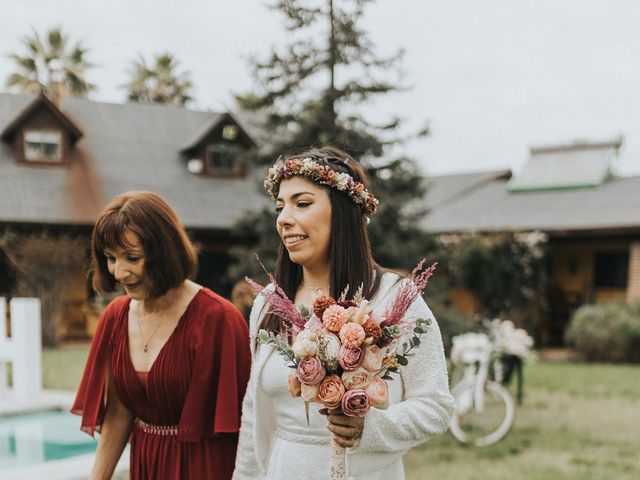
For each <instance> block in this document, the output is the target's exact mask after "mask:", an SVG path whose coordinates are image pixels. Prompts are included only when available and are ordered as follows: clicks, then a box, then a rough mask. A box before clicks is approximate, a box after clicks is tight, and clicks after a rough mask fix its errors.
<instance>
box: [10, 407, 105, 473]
mask: <svg viewBox="0 0 640 480" xmlns="http://www.w3.org/2000/svg"><path fill="white" fill-rule="evenodd" d="M96 446H97V442H96V441H95V440H94V439H93V438H91V437H90V436H89V435H87V434H86V433H84V432H82V431H80V417H77V416H75V415H72V414H71V413H69V412H65V411H59V410H58V411H48V412H38V413H28V414H22V415H15V416H5V417H3V416H0V471H6V470H7V469H11V468H16V467H23V466H27V465H36V464H41V463H44V462H48V461H51V460H60V459H64V458H69V457H74V456H77V455H83V454H87V453H92V452H94V451H95V449H96Z"/></svg>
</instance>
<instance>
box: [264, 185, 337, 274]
mask: <svg viewBox="0 0 640 480" xmlns="http://www.w3.org/2000/svg"><path fill="white" fill-rule="evenodd" d="M276 210H277V211H278V219H277V221H276V228H277V230H278V234H279V235H280V238H281V239H282V242H283V243H284V246H285V248H286V249H287V251H288V252H289V258H291V261H292V262H294V263H297V264H299V265H302V266H304V267H307V268H315V267H318V268H325V267H326V266H327V264H328V263H329V245H330V243H331V200H330V199H329V194H328V192H327V190H325V189H324V188H322V187H320V186H318V185H317V184H315V183H313V182H311V181H309V180H307V179H306V178H304V177H300V176H295V177H292V178H289V179H286V180H282V182H281V183H280V190H279V192H278V198H277V199H276Z"/></svg>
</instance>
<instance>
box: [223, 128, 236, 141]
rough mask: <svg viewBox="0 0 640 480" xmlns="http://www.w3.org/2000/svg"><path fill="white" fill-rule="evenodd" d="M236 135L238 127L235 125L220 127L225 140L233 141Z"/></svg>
mask: <svg viewBox="0 0 640 480" xmlns="http://www.w3.org/2000/svg"><path fill="white" fill-rule="evenodd" d="M237 136H238V127H236V126H235V125H225V126H224V127H223V128H222V138H224V139H225V140H228V141H230V142H233V141H234V140H235V139H236V137H237Z"/></svg>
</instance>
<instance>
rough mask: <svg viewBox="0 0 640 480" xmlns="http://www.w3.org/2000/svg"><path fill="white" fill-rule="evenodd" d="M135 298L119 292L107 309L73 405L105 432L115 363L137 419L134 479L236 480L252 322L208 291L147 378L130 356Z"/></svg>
mask: <svg viewBox="0 0 640 480" xmlns="http://www.w3.org/2000/svg"><path fill="white" fill-rule="evenodd" d="M129 302H130V299H129V297H119V298H117V299H115V300H114V301H113V302H111V303H110V304H109V306H107V308H106V309H105V311H104V313H103V314H102V318H101V320H100V323H99V325H98V328H97V330H96V333H95V336H94V338H93V342H92V344H91V350H90V352H89V358H88V359H87V365H86V367H85V370H84V374H83V377H82V381H81V383H80V387H79V389H78V393H77V396H76V400H75V402H74V405H73V407H72V410H71V411H72V412H73V413H76V414H78V415H82V430H84V431H86V432H87V433H89V434H91V435H93V433H94V431H95V430H99V428H100V426H101V424H102V421H103V418H104V412H105V401H104V400H105V398H106V396H105V380H106V375H107V368H108V365H109V361H110V362H111V366H112V371H113V379H114V385H115V388H116V390H117V392H118V396H119V398H120V400H121V401H122V403H123V404H124V405H125V406H126V407H127V408H128V409H129V410H130V411H131V412H132V413H133V415H134V417H136V421H135V423H134V427H133V431H132V433H131V469H130V471H131V478H132V479H133V480H142V479H154V480H183V479H201V478H202V479H204V478H208V479H230V478H231V475H232V473H233V467H234V463H235V455H236V447H237V443H238V430H239V428H240V408H241V404H242V398H243V396H244V392H245V388H246V384H247V381H248V379H249V368H250V364H251V353H250V350H249V348H250V346H249V332H248V328H247V324H246V322H245V320H244V319H243V318H242V316H241V315H240V313H239V312H238V311H237V310H236V309H235V307H234V306H233V305H232V304H231V303H230V302H228V301H227V300H225V299H224V298H222V297H220V296H219V295H217V294H215V293H214V292H212V291H211V290H208V289H201V290H200V291H199V292H198V293H197V294H196V295H195V297H194V298H193V300H192V301H191V303H190V304H189V306H188V307H187V310H186V311H185V313H184V314H183V316H182V317H181V318H180V320H179V322H178V324H177V325H176V327H175V330H174V331H173V333H172V334H171V336H170V337H169V339H168V340H167V342H166V343H165V345H164V347H162V350H161V351H160V353H159V354H158V357H157V359H156V360H155V362H154V363H153V365H152V367H151V369H150V370H149V372H148V374H147V375H146V378H145V375H140V372H136V371H135V369H134V368H133V363H132V362H131V356H130V354H129V339H128V312H129Z"/></svg>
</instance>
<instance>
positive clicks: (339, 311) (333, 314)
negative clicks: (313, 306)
mask: <svg viewBox="0 0 640 480" xmlns="http://www.w3.org/2000/svg"><path fill="white" fill-rule="evenodd" d="M348 319H349V315H348V314H347V310H346V309H344V308H342V307H341V306H340V305H331V306H330V307H329V308H327V309H326V310H325V311H324V313H323V314H322V323H324V326H325V327H326V329H327V330H329V331H330V332H334V333H338V332H339V331H340V329H341V328H342V326H343V325H344V324H345V323H347V320H348Z"/></svg>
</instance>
